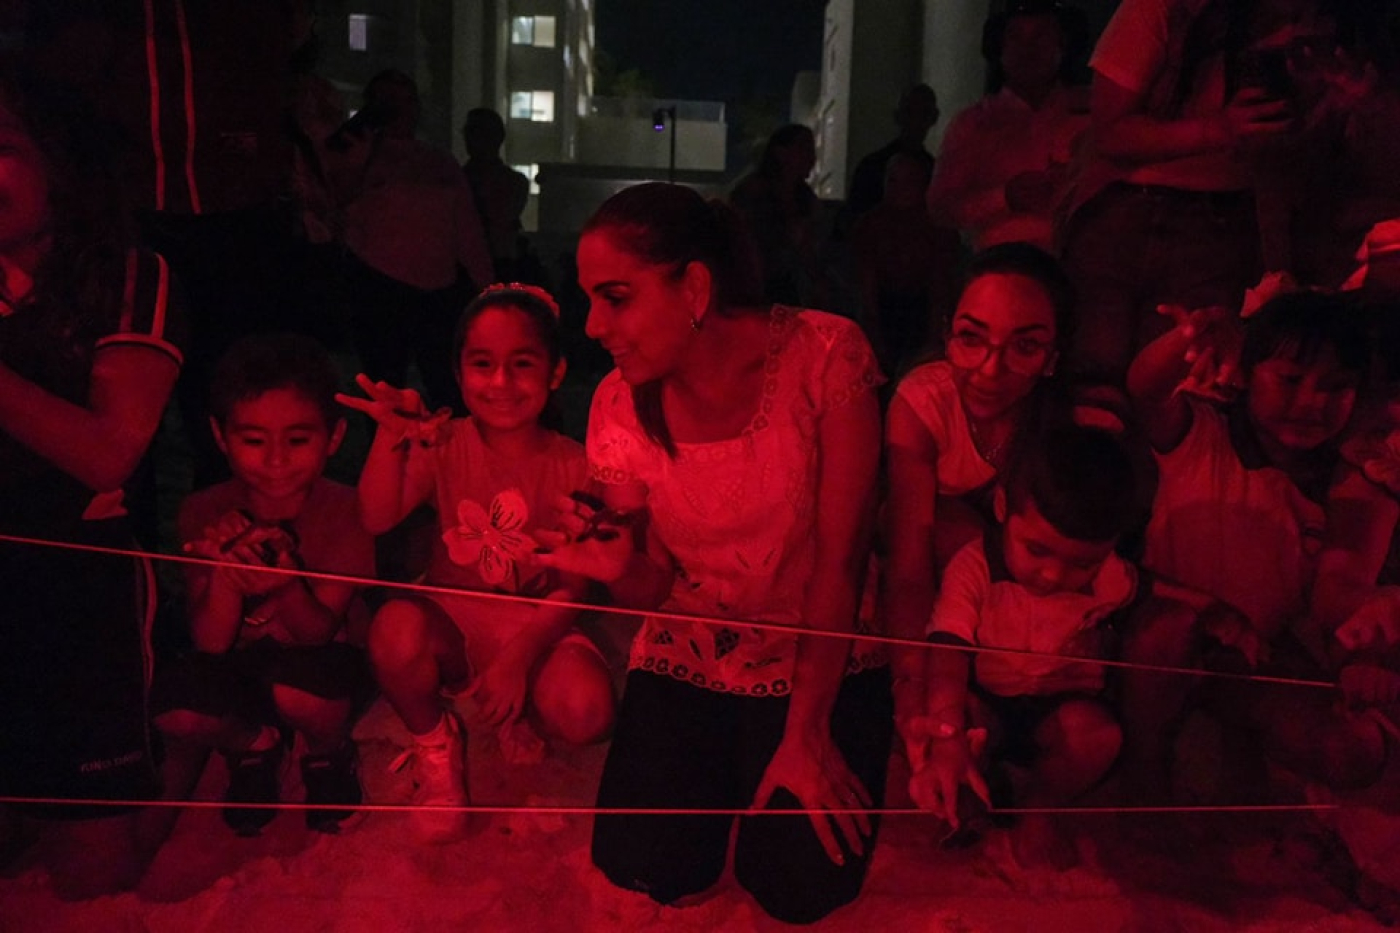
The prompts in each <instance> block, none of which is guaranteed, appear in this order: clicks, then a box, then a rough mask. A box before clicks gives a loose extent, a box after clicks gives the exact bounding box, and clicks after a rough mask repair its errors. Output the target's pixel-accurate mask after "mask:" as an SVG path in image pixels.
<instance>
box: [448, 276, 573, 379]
mask: <svg viewBox="0 0 1400 933" xmlns="http://www.w3.org/2000/svg"><path fill="white" fill-rule="evenodd" d="M534 288H535V286H530V287H529V288H525V287H516V286H514V285H494V286H492V287H491V288H488V289H487V290H486V291H484V292H482V293H481V294H479V295H477V296H476V297H475V298H473V299H472V300H471V302H470V303H469V304H468V305H467V306H466V307H465V308H463V309H462V314H461V316H460V317H458V318H457V327H456V328H455V329H454V330H453V332H452V360H453V368H454V369H456V368H457V367H458V366H459V365H460V360H461V357H462V346H463V344H465V343H466V342H467V331H468V330H469V329H470V328H471V326H472V322H473V321H475V320H476V319H477V318H479V317H481V314H482V312H484V311H489V310H491V309H492V308H509V309H511V310H514V311H519V312H521V313H522V314H524V315H525V316H526V317H528V318H529V319H530V326H531V327H533V328H534V330H535V336H537V337H539V339H540V343H542V344H544V348H545V351H546V352H547V353H548V354H549V364H550V365H551V366H553V365H554V364H556V363H558V362H559V361H560V360H561V359H563V357H564V341H563V335H562V333H561V332H560V326H559V305H558V303H557V302H555V301H554V299H553V297H551V296H549V295H548V293H547V292H546V293H544V294H542V295H537V294H533V293H532V291H531V290H532V289H534ZM540 291H541V292H543V289H540Z"/></svg>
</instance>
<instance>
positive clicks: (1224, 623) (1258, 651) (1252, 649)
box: [1198, 603, 1268, 670]
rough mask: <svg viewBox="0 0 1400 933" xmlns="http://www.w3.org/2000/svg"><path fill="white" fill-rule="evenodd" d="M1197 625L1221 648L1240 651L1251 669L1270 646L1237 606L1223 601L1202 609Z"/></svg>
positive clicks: (1262, 658)
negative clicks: (1228, 604)
mask: <svg viewBox="0 0 1400 933" xmlns="http://www.w3.org/2000/svg"><path fill="white" fill-rule="evenodd" d="M1198 624H1199V625H1200V630H1201V634H1202V635H1205V636H1206V637H1207V638H1209V639H1211V640H1212V641H1214V642H1216V643H1217V644H1219V645H1220V646H1221V647H1224V648H1229V649H1232V650H1233V651H1236V652H1238V653H1239V655H1240V656H1241V657H1243V658H1244V661H1245V663H1246V664H1247V665H1248V666H1249V669H1250V670H1255V669H1257V668H1258V667H1259V665H1260V663H1262V662H1263V661H1264V659H1265V655H1266V653H1267V650H1268V649H1267V645H1266V644H1265V642H1264V640H1263V639H1262V638H1260V637H1259V632H1258V631H1256V630H1255V628H1254V626H1253V625H1251V624H1250V623H1249V619H1247V618H1245V616H1244V614H1243V613H1241V612H1240V611H1239V610H1237V609H1235V608H1234V607H1232V606H1227V605H1225V604H1224V603H1214V604H1212V605H1209V606H1207V607H1206V608H1205V609H1203V610H1201V613H1200V616H1199V617H1198ZM1235 663H1236V664H1238V662H1235Z"/></svg>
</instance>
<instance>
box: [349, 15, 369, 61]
mask: <svg viewBox="0 0 1400 933" xmlns="http://www.w3.org/2000/svg"><path fill="white" fill-rule="evenodd" d="M368 48H369V17H368V16H365V15H364V14H363V13H351V14H350V50H351V51H352V52H363V51H365V50H366V49H368Z"/></svg>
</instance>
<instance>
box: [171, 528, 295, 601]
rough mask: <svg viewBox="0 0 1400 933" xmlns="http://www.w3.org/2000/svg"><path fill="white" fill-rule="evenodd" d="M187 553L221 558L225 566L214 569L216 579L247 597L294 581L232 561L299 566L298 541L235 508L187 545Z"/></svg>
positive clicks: (280, 529) (253, 566)
mask: <svg viewBox="0 0 1400 933" xmlns="http://www.w3.org/2000/svg"><path fill="white" fill-rule="evenodd" d="M184 549H185V551H186V553H190V554H194V555H196V556H199V557H204V558H207V559H209V560H216V561H219V562H220V563H221V564H223V566H220V567H217V568H215V570H214V575H215V577H216V578H217V579H219V580H220V581H221V582H223V583H224V584H225V585H227V586H229V587H230V588H231V589H233V590H235V591H236V592H239V593H242V594H244V595H246V596H252V595H259V594H264V593H270V592H272V591H273V590H275V589H277V588H278V587H281V586H284V585H286V584H287V583H288V582H290V581H291V580H292V578H291V577H290V576H288V575H287V574H281V573H262V572H259V571H257V570H252V569H250V570H243V569H240V568H238V567H234V566H229V565H231V564H241V565H245V566H247V567H250V568H256V567H280V568H282V569H285V570H294V569H296V567H297V560H296V550H297V543H296V540H295V539H294V538H293V537H292V535H291V534H290V533H288V532H287V531H286V530H285V529H283V528H280V527H278V526H276V525H261V524H258V523H256V522H254V521H253V519H252V516H250V515H248V513H246V512H244V511H242V510H241V509H235V510H233V511H230V512H228V513H226V514H225V515H223V516H222V517H221V518H220V519H219V520H218V521H217V522H215V523H214V524H213V525H210V526H209V527H208V528H206V529H205V530H204V536H203V537H202V538H200V539H197V540H195V541H190V542H188V543H186V544H185V548H184Z"/></svg>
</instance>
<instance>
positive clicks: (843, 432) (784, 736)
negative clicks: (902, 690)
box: [543, 183, 892, 922]
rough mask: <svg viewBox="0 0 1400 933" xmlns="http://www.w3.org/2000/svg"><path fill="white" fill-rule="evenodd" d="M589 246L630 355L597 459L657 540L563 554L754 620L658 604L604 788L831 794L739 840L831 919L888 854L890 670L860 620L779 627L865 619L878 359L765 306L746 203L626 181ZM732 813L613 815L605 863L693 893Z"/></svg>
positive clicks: (673, 798) (834, 332)
mask: <svg viewBox="0 0 1400 933" xmlns="http://www.w3.org/2000/svg"><path fill="white" fill-rule="evenodd" d="M578 258H579V278H580V284H581V285H582V286H583V288H584V290H585V291H586V292H587V293H588V295H589V298H590V302H591V307H590V311H589V316H588V326H587V329H588V333H589V335H590V336H592V337H594V338H595V339H597V340H599V341H601V342H602V344H603V346H604V347H605V348H606V349H607V350H608V351H609V352H610V353H611V354H612V356H613V360H614V362H615V363H616V366H617V368H616V370H615V371H614V372H612V373H611V374H610V375H608V376H607V377H606V378H605V379H604V380H603V382H602V384H601V385H600V386H599V388H598V390H597V393H596V394H595V396H594V399H593V408H592V413H591V416H590V422H589V430H588V444H587V446H588V454H589V461H590V464H591V466H592V469H593V471H594V474H595V476H596V478H598V479H599V480H601V481H602V482H603V484H604V489H605V494H604V500H605V502H606V505H607V506H608V508H609V509H611V510H617V511H622V512H630V513H640V514H642V515H645V516H646V520H645V522H644V523H643V524H642V525H640V526H639V527H640V528H643V529H644V530H639V531H638V532H637V533H636V535H635V538H636V539H637V540H636V542H635V543H636V544H637V545H638V546H637V547H634V546H633V543H634V542H633V541H632V540H631V538H630V537H629V536H626V535H623V536H610V535H607V534H604V535H601V536H599V537H594V538H592V539H591V540H588V541H583V542H579V541H575V542H574V543H571V544H566V545H561V546H560V547H559V548H557V549H556V550H555V551H554V553H553V554H552V555H547V556H546V557H545V558H543V559H544V560H546V561H553V562H555V563H556V565H559V566H566V567H568V568H569V569H575V570H580V571H582V572H585V573H587V574H589V575H590V576H593V577H595V578H597V579H599V580H602V581H603V582H605V583H607V584H608V586H609V589H610V590H611V593H612V596H613V598H614V600H616V601H617V602H618V603H620V604H622V605H627V606H633V607H639V608H660V609H662V610H664V611H666V612H668V613H682V614H690V615H698V616H705V617H707V618H709V619H712V620H713V619H716V618H719V619H732V620H734V624H733V625H724V624H713V623H699V622H689V621H686V620H683V619H677V618H674V617H668V618H662V617H649V618H648V619H647V621H646V623H645V624H644V625H643V627H642V629H641V631H640V632H639V634H638V636H637V639H636V641H635V643H634V645H633V649H632V656H631V661H630V665H629V666H630V672H629V675H628V680H627V687H626V691H625V693H624V696H623V701H622V708H621V710H620V711H619V715H618V726H617V731H616V735H615V737H614V740H613V745H612V748H611V750H610V752H609V756H608V762H607V765H606V766H605V768H604V773H603V778H602V783H601V786H600V789H599V798H598V799H599V805H600V806H602V807H609V808H611V807H648V808H704V809H715V810H721V811H735V810H744V809H747V808H749V807H750V806H753V807H755V808H771V809H790V808H798V807H800V808H802V809H806V810H816V811H830V812H825V813H822V812H817V813H814V814H813V815H812V816H811V818H810V819H808V818H807V817H804V816H797V815H794V816H792V817H773V816H746V817H743V818H741V819H740V826H739V835H738V841H737V843H736V847H735V866H734V873H735V876H736V878H737V880H738V881H739V883H740V884H742V885H743V886H744V887H745V888H746V889H748V890H749V891H750V892H751V893H752V894H753V895H754V896H755V898H756V899H757V900H758V902H759V904H760V905H762V907H763V908H764V909H765V910H766V911H768V912H769V913H770V914H772V915H774V916H776V917H778V918H780V919H784V920H787V921H789V922H811V921H813V920H816V919H819V918H820V917H822V916H824V915H826V914H827V913H829V912H830V911H832V910H834V909H835V908H837V907H839V906H841V905H842V904H844V903H847V902H849V901H851V900H853V899H854V898H855V897H856V895H857V894H858V893H859V891H860V886H861V883H862V881H863V879H864V874H865V869H866V867H867V865H868V864H869V858H870V853H871V847H872V843H873V837H874V828H875V827H874V822H875V821H874V820H872V819H871V818H869V817H868V816H867V815H866V814H865V813H863V812H861V811H863V810H864V809H866V808H869V807H871V806H872V805H875V806H878V803H877V801H878V800H879V799H880V796H881V794H882V791H883V787H884V777H885V765H886V761H887V758H888V749H889V738H890V730H891V716H892V713H891V710H890V705H889V686H888V675H887V672H886V671H885V670H884V669H883V668H880V667H876V668H872V669H870V670H859V667H860V665H859V664H855V665H852V664H848V661H849V659H850V657H851V654H852V652H851V642H850V640H848V639H843V638H835V637H828V636H823V635H803V636H798V635H797V634H795V633H794V634H787V633H785V632H783V631H782V630H781V628H779V627H776V626H786V625H791V626H801V627H802V628H804V629H815V630H819V631H823V632H832V633H843V632H852V631H853V630H854V627H855V619H856V608H857V605H858V601H859V600H858V597H859V592H860V583H861V580H862V576H863V572H864V568H865V565H866V558H867V555H868V545H869V540H870V530H871V525H872V519H873V504H874V489H875V477H876V472H877V466H878V460H879V447H880V429H879V408H878V403H877V401H876V396H875V392H874V388H875V386H876V385H877V383H878V382H879V381H880V375H879V369H878V367H877V365H876V363H875V359H874V356H873V354H872V353H871V351H870V347H869V345H868V344H867V343H866V342H865V340H864V338H863V337H862V336H861V334H860V331H859V329H858V328H857V327H856V326H855V324H854V323H853V322H851V321H848V320H846V319H844V318H840V317H837V316H835V315H830V314H826V313H823V312H819V311H801V310H799V309H796V308H789V307H784V306H773V307H769V306H767V305H765V304H764V303H763V302H762V299H761V297H760V296H761V294H762V291H761V288H762V286H761V278H760V277H759V276H758V274H757V263H756V262H755V261H754V259H753V255H752V250H751V248H750V247H749V245H748V242H747V237H746V233H745V231H744V230H743V228H742V223H741V222H740V221H739V220H738V218H737V215H735V214H734V213H733V211H732V210H731V209H729V208H728V207H726V206H725V205H723V204H721V203H719V202H706V201H705V200H704V199H703V198H701V197H700V196H699V195H698V194H696V193H695V192H694V191H692V190H690V189H687V188H683V187H680V186H675V185H664V184H659V183H658V184H647V185H640V186H637V187H634V188H629V189H627V190H625V191H622V192H620V193H619V194H617V195H614V196H613V197H612V198H610V199H609V200H608V201H607V202H606V203H605V204H604V205H603V206H602V207H601V208H600V209H599V210H598V212H597V213H596V214H595V215H594V216H593V218H592V219H591V220H590V222H589V223H588V225H587V226H586V227H585V229H584V233H583V236H582V239H581V240H580V243H579V256H578ZM583 511H588V510H587V509H586V508H585V509H583ZM589 517H590V516H587V515H581V516H578V518H579V519H580V520H582V519H584V518H589ZM604 527H606V525H605V526H604ZM576 530H578V529H577V528H576ZM610 537H611V540H607V539H608V538H610ZM750 621H754V622H762V623H768V624H769V627H766V628H762V629H757V628H754V627H751V626H749V625H746V624H744V623H745V622H750ZM853 668H854V669H853ZM732 825H733V817H732V816H729V815H724V814H722V813H721V814H717V815H703V816H695V815H690V816H664V817H663V816H653V815H645V816H632V815H619V814H608V815H603V816H599V817H598V818H597V821H596V823H595V828H594V839H593V859H594V862H595V863H596V864H597V865H598V866H599V867H600V868H601V869H602V870H603V871H604V872H605V873H606V874H607V875H608V876H609V877H610V878H611V879H612V880H613V881H614V882H615V883H617V884H619V885H620V886H623V887H628V888H632V889H634V890H639V891H643V892H645V893H647V894H648V895H649V896H650V897H652V898H653V899H655V900H657V901H660V902H663V903H674V902H675V901H677V900H679V899H681V898H683V897H688V896H691V895H695V894H698V893H701V892H703V891H705V890H706V889H708V888H710V887H711V886H712V885H713V884H714V883H715V882H716V881H718V880H719V878H720V875H721V874H722V873H723V871H724V868H725V857H726V849H727V844H728V839H729V833H730V830H731V828H732Z"/></svg>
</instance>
